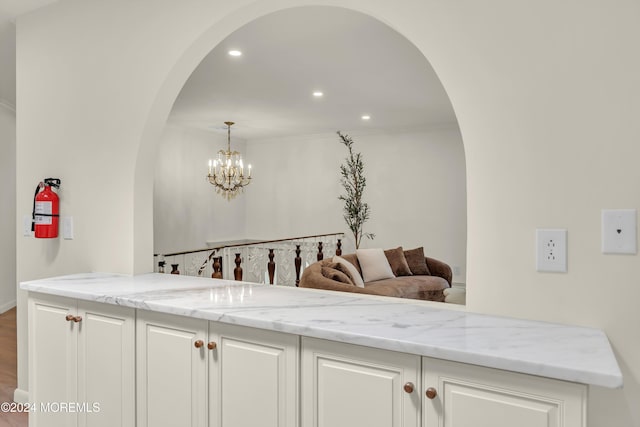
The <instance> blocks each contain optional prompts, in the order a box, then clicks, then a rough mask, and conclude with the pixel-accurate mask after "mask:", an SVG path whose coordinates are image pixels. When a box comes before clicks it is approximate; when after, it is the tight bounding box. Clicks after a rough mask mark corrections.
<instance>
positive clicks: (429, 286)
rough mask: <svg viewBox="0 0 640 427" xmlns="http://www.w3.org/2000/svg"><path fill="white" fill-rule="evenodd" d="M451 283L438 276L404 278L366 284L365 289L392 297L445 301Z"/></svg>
mask: <svg viewBox="0 0 640 427" xmlns="http://www.w3.org/2000/svg"><path fill="white" fill-rule="evenodd" d="M448 288H449V283H448V282H447V281H446V280H445V279H443V278H442V277H437V276H402V277H396V278H394V279H385V280H378V281H377V282H371V283H367V284H365V289H367V290H370V291H372V292H375V293H376V294H384V295H388V296H391V297H399V298H413V299H421V300H429V301H439V302H443V301H444V298H445V296H444V290H445V289H448Z"/></svg>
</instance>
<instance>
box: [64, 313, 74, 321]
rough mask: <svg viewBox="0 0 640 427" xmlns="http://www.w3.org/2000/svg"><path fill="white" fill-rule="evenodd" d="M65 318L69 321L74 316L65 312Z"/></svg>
mask: <svg viewBox="0 0 640 427" xmlns="http://www.w3.org/2000/svg"><path fill="white" fill-rule="evenodd" d="M65 319H66V320H67V322H71V321H72V320H73V319H74V317H73V315H71V314H67V317H65Z"/></svg>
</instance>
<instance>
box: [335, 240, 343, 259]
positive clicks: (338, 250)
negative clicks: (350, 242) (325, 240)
mask: <svg viewBox="0 0 640 427" xmlns="http://www.w3.org/2000/svg"><path fill="white" fill-rule="evenodd" d="M336 255H338V256H340V255H342V239H338V243H336Z"/></svg>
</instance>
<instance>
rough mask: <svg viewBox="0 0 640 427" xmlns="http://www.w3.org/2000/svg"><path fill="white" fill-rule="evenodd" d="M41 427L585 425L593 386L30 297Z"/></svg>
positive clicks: (36, 417) (34, 396)
mask: <svg viewBox="0 0 640 427" xmlns="http://www.w3.org/2000/svg"><path fill="white" fill-rule="evenodd" d="M29 369H30V375H29V388H30V394H31V395H30V400H31V403H32V404H34V405H35V410H34V411H32V412H31V414H30V425H31V426H36V427H58V426H61V427H76V426H81V427H85V426H86V427H101V426H105V427H106V426H109V427H111V426H122V427H132V426H139V427H165V426H166V427H169V426H170V427H174V426H184V427H247V426H260V427H298V426H299V425H300V426H301V427H352V426H367V427H511V426H516V425H517V426H519V427H585V426H586V412H587V411H586V401H587V390H588V388H587V386H586V385H582V384H576V383H569V382H565V381H559V380H553V379H549V378H542V377H536V376H531V375H524V374H517V373H513V372H507V371H501V370H496V369H490V368H484V367H479V366H474V365H469V364H463V363H455V362H449V361H445V360H439V359H432V358H428V357H421V356H418V355H411V354H407V353H401V352H395V351H389V350H381V349H374V348H370V347H363V346H358V345H353V344H346V343H338V342H334V341H327V340H321V339H316V338H308V337H302V338H300V337H299V336H298V335H292V334H286V333H281V332H275V331H266V330H262V329H256V328H250V327H244V326H237V325H229V324H223V323H218V322H210V321H207V320H201V319H194V318H189V317H184V316H178V315H171V314H164V313H158V312H151V311H145V310H137V312H136V311H135V310H134V309H130V308H125V307H120V306H115V305H109V304H99V303H92V302H85V301H77V300H75V299H71V298H63V297H57V296H48V295H41V294H31V295H30V298H29Z"/></svg>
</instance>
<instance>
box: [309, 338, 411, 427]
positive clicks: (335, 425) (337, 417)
mask: <svg viewBox="0 0 640 427" xmlns="http://www.w3.org/2000/svg"><path fill="white" fill-rule="evenodd" d="M420 363H421V361H420V357H419V356H415V355H410V354H405V353H397V352H393V351H386V350H379V349H373V348H369V347H360V346H354V345H350V344H341V343H336V342H331V341H324V340H318V339H313V338H302V425H303V426H304V427H353V426H367V427H418V426H419V425H420V396H419V390H420ZM405 386H406V387H405ZM405 388H406V391H405Z"/></svg>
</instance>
